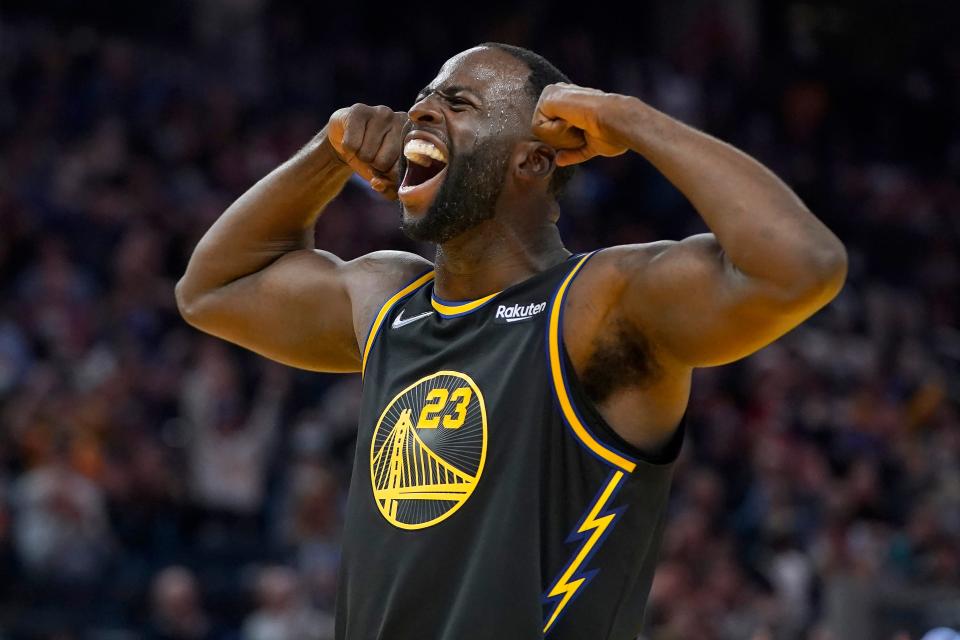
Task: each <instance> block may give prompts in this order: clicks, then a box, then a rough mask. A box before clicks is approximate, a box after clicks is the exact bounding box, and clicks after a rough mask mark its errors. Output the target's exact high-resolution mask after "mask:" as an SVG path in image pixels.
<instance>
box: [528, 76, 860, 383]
mask: <svg viewBox="0 0 960 640" xmlns="http://www.w3.org/2000/svg"><path fill="white" fill-rule="evenodd" d="M533 126H534V132H535V133H536V134H537V135H538V136H539V137H540V138H542V139H543V140H544V141H545V142H547V143H549V144H551V145H552V146H554V147H556V148H558V149H559V150H560V151H559V152H558V154H557V164H559V165H565V164H574V163H577V162H583V161H585V160H588V159H590V158H592V157H594V156H597V155H604V156H614V155H619V154H621V153H624V152H626V151H628V150H630V151H634V152H636V153H639V154H641V155H642V156H643V157H644V158H646V159H647V160H648V161H649V162H650V163H651V164H653V166H654V167H656V168H657V169H658V170H659V171H660V172H661V173H662V174H663V175H664V176H666V178H667V179H668V180H669V181H670V182H671V183H673V185H674V186H676V187H677V189H679V190H680V191H681V192H682V193H683V194H684V195H685V196H686V197H687V199H688V200H689V201H690V202H691V203H692V204H693V206H694V207H695V208H696V210H697V212H698V213H699V214H700V216H701V217H702V218H703V220H704V221H705V222H706V224H707V226H708V227H709V228H710V230H711V231H712V232H713V233H712V234H704V235H698V236H693V237H690V238H687V239H685V240H683V241H681V242H658V243H653V244H649V245H639V246H627V247H618V248H615V249H612V250H611V251H610V259H611V260H615V261H616V263H617V265H618V266H619V267H620V269H621V270H622V272H623V275H624V286H623V287H622V288H620V289H619V290H618V291H617V292H616V294H615V295H616V297H617V300H616V301H615V303H616V305H617V306H618V308H619V309H620V310H622V313H623V315H624V316H625V317H626V318H628V319H630V320H632V321H633V322H634V323H635V324H636V325H637V327H638V328H639V329H640V330H642V331H644V332H645V333H646V334H647V335H648V336H649V337H651V338H652V339H653V340H654V341H655V342H656V344H657V345H658V346H659V347H661V350H660V351H661V353H666V354H667V356H668V357H672V358H673V359H674V360H675V361H676V363H677V364H680V365H683V366H689V367H694V366H708V365H715V364H722V363H724V362H730V361H732V360H736V359H738V358H740V357H743V356H745V355H748V354H749V353H752V352H753V351H756V350H757V349H759V348H760V347H762V346H764V345H766V344H768V343H770V342H771V341H773V340H775V339H776V338H778V337H779V336H781V335H782V334H784V333H786V332H787V331H789V330H790V329H791V328H793V327H794V326H796V325H797V324H799V323H800V322H802V321H803V320H804V319H806V318H807V317H809V316H810V315H811V314H813V313H814V312H815V311H816V310H817V309H819V308H820V307H822V306H823V305H825V304H826V303H827V302H829V301H830V300H831V299H832V298H833V297H834V296H835V295H836V294H837V292H838V291H839V290H840V288H841V287H842V285H843V281H844V279H845V277H846V252H845V250H844V248H843V245H842V244H841V243H840V241H839V240H838V239H837V237H836V236H835V235H834V234H833V233H831V231H830V230H829V229H827V227H826V226H824V225H823V224H822V223H821V222H820V221H819V220H818V219H817V218H816V217H815V216H814V215H813V214H812V213H811V212H810V211H809V210H808V209H807V208H806V206H804V204H803V203H802V202H801V201H800V199H799V198H798V197H797V196H796V194H795V193H794V192H793V191H791V190H790V188H789V187H787V186H786V185H785V184H784V183H783V182H782V181H781V180H780V179H779V178H777V177H776V176H775V175H774V174H773V173H772V172H770V171H769V170H768V169H767V168H766V167H764V166H763V165H761V164H760V163H759V162H757V161H756V160H754V159H753V158H751V157H750V156H748V155H747V154H745V153H743V152H742V151H739V150H737V149H735V148H734V147H732V146H730V145H728V144H726V143H724V142H721V141H720V140H717V139H716V138H713V137H711V136H709V135H707V134H705V133H702V132H700V131H697V130H695V129H693V128H691V127H688V126H686V125H684V124H683V123H681V122H679V121H677V120H675V119H673V118H671V117H669V116H668V115H666V114H664V113H661V112H659V111H657V110H656V109H654V108H652V107H650V106H649V105H647V104H645V103H644V102H642V101H641V100H639V99H637V98H633V97H628V96H622V95H616V94H608V93H603V92H601V91H597V90H595V89H586V88H583V87H578V86H575V85H569V84H556V85H551V86H548V87H547V88H546V89H544V91H543V94H542V95H541V97H540V101H539V104H538V105H537V110H536V112H535V115H534V120H533Z"/></svg>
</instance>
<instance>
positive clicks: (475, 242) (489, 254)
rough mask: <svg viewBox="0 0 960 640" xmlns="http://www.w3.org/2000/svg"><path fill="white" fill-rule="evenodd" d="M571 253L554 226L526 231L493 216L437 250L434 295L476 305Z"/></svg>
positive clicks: (541, 224) (542, 222) (539, 224)
mask: <svg viewBox="0 0 960 640" xmlns="http://www.w3.org/2000/svg"><path fill="white" fill-rule="evenodd" d="M569 256H570V252H569V251H567V249H566V247H564V246H563V242H562V241H561V240H560V232H559V230H558V229H557V225H555V224H553V223H552V222H550V221H548V220H540V221H538V222H537V223H536V224H534V225H532V226H528V227H522V226H517V225H515V224H505V223H504V221H503V220H502V219H501V217H500V216H494V217H493V218H492V219H490V220H486V221H484V222H482V223H481V224H479V225H477V226H476V227H475V228H473V229H471V230H470V231H468V232H466V233H464V234H462V235H460V236H458V237H456V238H454V239H453V240H451V241H449V242H446V243H444V244H442V245H438V246H437V255H436V259H435V260H434V264H435V269H436V280H435V283H436V284H435V285H434V286H435V290H436V293H437V295H438V296H440V297H441V298H446V299H448V300H475V299H477V298H482V297H484V296H488V295H490V294H491V293H496V292H498V291H502V290H503V289H506V288H507V287H509V286H511V285H514V284H516V283H518V282H521V281H523V280H526V279H527V278H529V277H530V276H533V275H536V274H537V273H540V272H541V271H544V270H546V269H548V268H550V267H552V266H553V265H555V264H557V263H558V262H561V261H562V260H565V259H566V258H568V257H569Z"/></svg>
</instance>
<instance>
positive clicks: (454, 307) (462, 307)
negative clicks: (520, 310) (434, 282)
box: [430, 291, 500, 316]
mask: <svg viewBox="0 0 960 640" xmlns="http://www.w3.org/2000/svg"><path fill="white" fill-rule="evenodd" d="M498 295H500V292H499V291H497V292H496V293H491V294H490V295H488V296H486V297H483V298H480V299H479V300H471V301H470V302H464V303H462V304H459V303H458V304H444V303H442V302H440V301H439V300H437V299H436V298H435V297H433V296H431V297H430V304H432V305H433V308H434V309H436V310H437V311H438V312H439V313H440V314H441V315H445V316H459V315H461V314H464V313H467V312H468V311H473V310H474V309H476V308H477V307H479V306H482V305H483V304H485V303H487V302H489V301H490V300H492V299H493V298H495V297H496V296H498Z"/></svg>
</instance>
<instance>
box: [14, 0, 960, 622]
mask: <svg viewBox="0 0 960 640" xmlns="http://www.w3.org/2000/svg"><path fill="white" fill-rule="evenodd" d="M587 4H588V5H589V6H586V5H584V6H581V7H580V8H579V9H576V8H574V9H570V10H567V9H563V8H561V7H560V6H558V5H557V4H555V3H553V4H551V3H548V2H546V1H544V0H539V1H533V2H514V3H510V4H509V5H508V4H498V3H497V2H491V3H484V4H474V5H472V6H467V5H465V4H462V5H459V6H457V7H455V9H456V11H454V7H452V6H447V5H443V6H441V5H437V6H434V7H423V8H422V9H424V11H419V12H416V13H417V14H418V15H416V16H414V13H415V12H413V11H412V9H410V8H408V7H406V6H404V5H399V4H391V5H378V4H369V3H365V2H354V3H350V4H349V5H345V6H339V5H338V6H330V4H329V3H315V2H298V1H296V2H295V1H284V2H266V1H265V0H197V1H187V0H173V1H169V2H158V3H116V2H105V1H102V0H87V1H85V2H82V3H81V2H74V1H71V0H60V1H45V0H4V1H3V3H2V4H0V638H2V639H3V640H19V639H21V638H22V639H49V640H53V639H57V640H80V639H84V640H85V639H92V640H132V639H135V638H167V639H194V640H195V639H205V640H224V639H236V638H243V639H245V640H322V639H326V638H332V632H331V628H332V627H331V625H332V619H331V613H330V612H331V610H332V609H331V607H332V602H333V598H334V590H335V580H336V572H337V566H338V549H339V543H340V535H341V518H342V506H343V502H344V496H345V493H346V491H347V489H348V486H347V480H348V477H349V476H348V469H349V467H350V464H351V461H352V455H353V450H352V447H353V443H352V440H353V433H354V431H355V428H356V426H355V420H356V414H357V403H358V392H359V380H358V378H357V377H356V376H326V375H317V374H307V373H304V372H297V371H293V370H290V369H285V368H283V367H280V366H276V365H273V364H270V363H268V362H266V361H264V360H263V359H261V358H258V357H256V356H253V355H251V354H249V353H246V352H243V351H241V350H239V349H237V348H234V347H232V346H230V345H228V344H226V343H223V342H219V341H216V340H213V339H210V338H207V337H205V336H203V335H202V334H200V333H198V332H197V331H194V330H193V329H191V328H190V327H188V326H187V325H186V324H185V323H184V322H183V321H182V320H181V319H180V318H179V316H178V314H177V311H176V308H175V304H174V298H173V285H174V283H175V281H176V279H177V278H178V277H179V275H180V274H181V273H182V272H183V269H184V266H185V264H186V260H187V258H188V256H189V254H190V252H191V250H192V248H193V246H194V245H195V243H196V241H197V240H198V239H199V237H200V235H201V234H202V233H203V232H204V230H205V229H206V228H207V227H208V226H209V225H210V224H211V223H212V222H213V220H214V219H215V218H216V217H217V216H218V215H219V214H220V212H221V211H223V209H225V208H226V207H227V206H228V205H229V204H230V203H231V202H232V201H233V200H234V199H235V198H236V197H237V196H239V195H240V194H241V193H242V192H243V191H244V190H245V189H246V188H247V187H249V186H250V185H251V184H252V183H253V182H255V181H256V180H257V179H259V178H260V177H261V176H263V175H264V174H265V173H267V172H268V171H269V170H270V169H271V168H273V167H274V166H276V165H277V164H279V163H280V162H282V161H283V160H284V159H286V158H287V157H288V156H290V155H291V154H292V153H293V152H294V151H296V150H297V149H298V148H299V147H300V146H302V145H303V144H305V143H306V142H307V141H308V140H309V139H310V137H311V136H312V135H313V134H314V133H315V132H316V131H318V130H319V129H320V128H321V127H322V126H323V124H324V123H325V121H326V119H327V117H328V116H329V114H330V113H331V112H332V111H333V110H334V109H336V108H338V107H341V106H346V105H349V104H352V103H354V102H366V103H369V104H381V103H382V104H387V105H390V106H392V107H394V108H396V109H406V108H407V107H408V106H409V105H410V104H411V102H412V99H413V97H414V95H415V94H416V92H417V91H418V90H419V89H420V87H422V86H423V85H424V84H426V83H427V82H428V81H429V80H430V79H431V78H432V77H433V75H434V74H435V72H436V70H437V69H438V68H439V65H440V63H442V61H443V60H445V59H446V58H447V57H449V56H450V55H452V54H454V53H456V52H458V51H460V50H462V49H465V48H467V47H469V46H471V45H473V44H475V43H478V42H481V41H485V40H499V41H503V42H509V43H513V44H519V45H524V46H528V47H531V48H533V49H534V50H536V51H538V52H540V53H542V54H544V55H545V56H547V57H548V58H549V59H551V60H552V61H553V62H554V63H555V64H557V65H558V66H559V67H560V68H561V69H563V70H564V71H565V72H566V73H567V74H569V75H570V77H571V78H572V80H573V81H574V82H576V83H579V84H583V85H588V86H594V87H598V88H602V89H605V90H608V91H616V92H622V93H628V94H632V95H636V96H640V97H642V98H643V99H645V100H647V101H648V102H650V103H651V104H653V105H655V106H657V107H659V108H661V109H663V110H665V111H666V112H668V113H670V114H672V115H674V116H676V117H678V118H680V119H682V120H683V121H685V122H687V123H689V124H692V125H694V126H697V127H700V128H702V129H704V130H706V131H708V132H710V133H712V134H715V135H717V136H719V137H721V138H723V139H725V140H728V141H730V142H732V143H733V144H735V145H737V146H739V147H741V148H743V149H744V150H746V151H748V152H749V153H751V154H753V155H755V156H756V157H757V158H758V159H760V160H761V161H762V162H764V163H766V164H767V165H768V166H770V167H771V168H772V169H773V170H774V171H776V172H777V173H778V174H779V175H780V176H782V177H783V178H784V179H785V180H786V181H787V182H788V183H789V184H790V185H791V186H793V187H794V188H795V189H796V190H797V192H798V193H799V194H800V195H801V197H802V198H803V199H804V200H805V201H806V203H807V204H808V205H809V206H810V208H811V209H812V210H813V211H814V212H815V213H816V214H817V215H819V216H820V217H821V218H822V219H823V220H825V221H826V223H827V224H828V225H829V226H830V227H831V228H832V229H834V230H835V231H836V233H837V234H838V235H839V236H840V237H841V239H842V240H843V241H844V242H845V243H846V245H847V247H848V249H849V252H850V259H851V269H850V278H849V282H848V284H847V286H846V288H845V290H844V292H843V293H842V294H841V296H840V297H839V298H838V299H837V300H836V301H834V302H833V303H832V304H831V305H830V306H829V307H828V308H827V309H825V310H823V311H822V312H820V313H819V314H818V315H817V316H816V317H815V318H814V319H812V320H811V321H809V322H807V323H805V324H804V325H803V326H802V327H800V328H798V329H797V330H795V331H793V332H792V333H790V334H789V335H788V336H786V337H785V338H783V339H782V340H780V341H779V342H777V343H776V344H775V345H773V346H771V347H769V348H767V349H765V350H763V351H762V352H760V353H758V354H756V355H755V356H753V357H751V358H749V359H747V360H746V361H743V362H741V363H738V364H736V365H731V366H726V367H723V368H719V369H708V370H701V371H699V372H698V373H697V374H696V376H695V382H694V388H693V396H692V400H691V404H690V412H689V415H690V423H689V425H690V426H689V431H688V436H687V439H686V443H685V445H684V450H683V454H682V458H681V461H680V462H679V468H678V470H677V473H676V481H675V486H674V490H673V498H672V502H671V507H670V524H669V528H668V530H667V533H666V537H665V540H664V546H663V551H662V560H661V564H660V566H659V570H658V572H657V576H656V580H655V583H654V587H653V591H652V595H651V604H650V607H649V614H648V626H647V630H646V632H645V634H644V636H643V637H644V638H647V639H650V640H685V639H693V638H696V639H698V640H738V639H748V640H761V639H770V640H781V639H783V640H800V639H806V640H861V639H864V640H873V639H881V640H894V639H896V640H906V639H908V638H909V639H918V638H920V637H921V636H922V635H923V633H924V632H925V631H926V630H928V629H930V628H932V627H935V626H940V625H942V626H953V627H958V626H960V330H958V319H960V318H958V316H960V255H958V254H960V186H958V185H960V180H958V178H960V125H958V115H960V41H958V39H957V37H956V33H957V27H958V26H960V20H958V9H957V4H956V3H953V2H939V3H937V2H910V3H906V2H891V1H880V2H873V3H870V4H869V5H868V4H867V3H854V2H846V3H845V2H839V1H833V2H831V1H817V0H809V1H800V0H796V1H786V2H762V1H761V0H725V1H722V2H721V1H716V2H700V1H693V0H670V1H667V0H664V1H663V2H640V3H633V7H632V10H631V11H630V12H629V13H628V14H624V13H622V10H619V11H620V12H618V11H615V10H614V9H613V8H610V9H609V10H603V9H602V8H601V7H598V6H597V5H596V3H587ZM427 9H429V11H427ZM459 12H469V13H468V14H467V15H466V16H465V17H464V18H462V19H459V18H456V15H457V14H458V13H459ZM419 14H422V15H419ZM560 225H561V227H562V230H563V234H564V237H565V239H566V241H567V243H568V245H569V246H570V248H571V249H573V250H590V249H595V248H598V247H602V246H608V245H612V244H620V243H627V242H645V241H651V240H655V239H661V238H673V239H677V238H681V237H683V236H686V235H688V234H690V233H695V232H699V231H702V230H703V227H702V223H700V221H699V219H698V217H697V216H696V215H695V213H694V212H693V210H692V209H691V207H690V206H689V205H688V204H687V203H686V202H685V201H684V199H683V198H682V197H681V196H680V195H679V194H678V193H677V192H676V191H675V190H674V189H673V188H672V187H671V186H670V185H669V184H668V183H666V182H665V181H664V180H663V179H662V178H661V177H660V176H659V175H658V174H657V173H656V172H655V171H653V170H652V169H651V168H650V167H649V166H648V165H647V164H646V163H645V162H644V161H643V160H642V159H641V158H639V157H636V156H633V157H631V156H622V157H620V158H617V159H610V160H598V161H593V162H590V163H589V164H587V165H585V166H583V167H582V169H581V170H580V171H579V173H578V175H577V177H576V179H575V181H574V182H573V183H572V184H571V187H570V190H569V193H568V194H567V196H566V198H565V201H564V203H563V216H562V219H561V222H560ZM397 227H398V211H397V208H396V205H394V204H391V203H385V202H383V201H381V200H379V199H378V198H377V197H376V196H375V195H374V194H373V192H372V191H370V190H369V189H367V188H366V187H365V185H363V184H362V183H356V184H351V185H348V187H347V189H346V190H345V192H344V193H343V195H342V196H341V198H340V199H338V200H337V201H336V202H335V203H333V204H332V205H331V206H330V207H329V209H328V211H327V212H326V214H325V215H324V217H323V218H322V220H321V222H320V224H319V225H318V232H317V233H318V237H319V238H320V239H321V240H320V242H319V243H318V244H320V245H321V246H323V247H324V248H328V249H331V250H333V251H335V252H336V253H338V254H339V255H340V256H342V257H345V258H350V257H354V256H357V255H360V254H363V253H365V252H368V251H370V250H373V249H381V248H404V249H409V250H415V251H419V252H421V253H425V254H426V255H430V253H429V248H428V247H424V246H414V245H412V244H411V243H410V242H409V241H407V240H406V239H405V238H403V237H402V236H401V235H400V234H399V232H398V230H397Z"/></svg>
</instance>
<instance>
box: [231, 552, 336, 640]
mask: <svg viewBox="0 0 960 640" xmlns="http://www.w3.org/2000/svg"><path fill="white" fill-rule="evenodd" d="M256 598H257V605H258V606H257V609H256V610H255V611H254V612H253V613H252V614H250V616H249V617H248V618H247V620H246V621H245V622H244V624H243V640H333V637H334V633H333V632H334V627H333V616H331V615H329V614H326V613H323V612H321V611H318V610H317V609H314V608H313V607H311V606H310V603H309V602H308V600H307V599H306V598H305V597H304V595H303V593H302V591H301V588H300V580H299V578H298V577H297V573H296V572H295V571H294V570H293V569H290V568H289V567H284V566H271V567H266V568H264V569H262V570H261V571H260V575H259V576H258V577H257V584H256Z"/></svg>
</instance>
